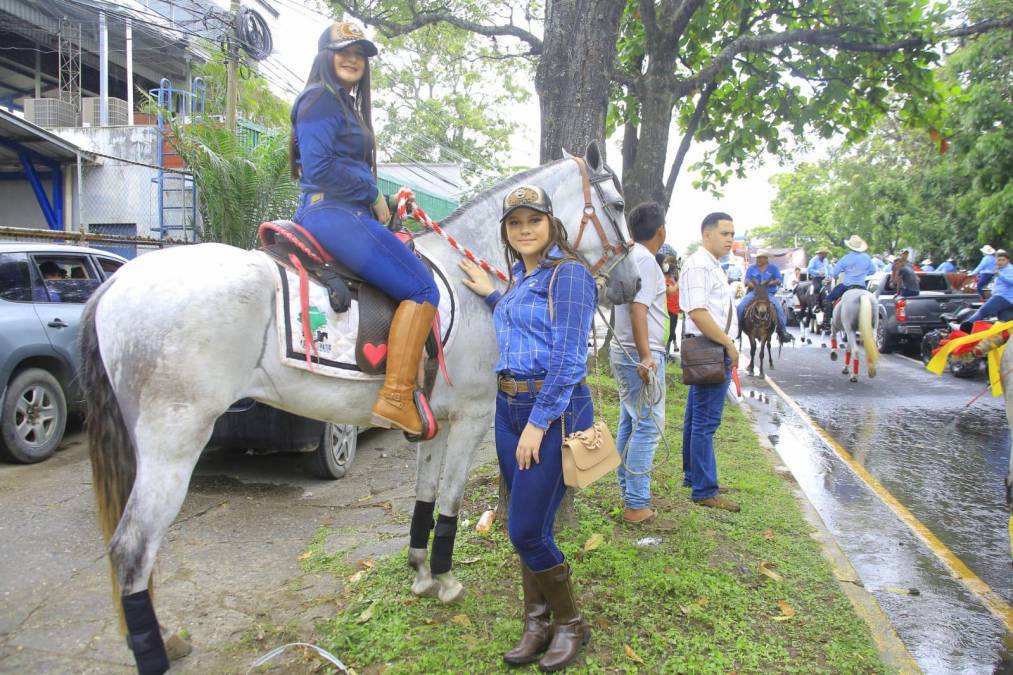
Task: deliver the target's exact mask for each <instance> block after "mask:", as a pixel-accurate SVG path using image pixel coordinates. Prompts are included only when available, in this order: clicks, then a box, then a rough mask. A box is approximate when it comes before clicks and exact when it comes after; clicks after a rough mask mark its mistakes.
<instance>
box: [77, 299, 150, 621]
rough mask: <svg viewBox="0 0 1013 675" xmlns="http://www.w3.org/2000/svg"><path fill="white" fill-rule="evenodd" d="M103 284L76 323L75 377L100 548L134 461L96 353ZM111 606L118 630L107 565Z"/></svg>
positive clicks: (111, 529) (117, 514)
mask: <svg viewBox="0 0 1013 675" xmlns="http://www.w3.org/2000/svg"><path fill="white" fill-rule="evenodd" d="M112 283H113V282H109V283H108V284H105V285H104V286H102V287H101V288H99V289H98V291H96V292H95V294H94V295H93V296H92V298H91V299H90V300H89V301H88V304H87V305H85V308H84V314H83V315H82V318H81V364H82V365H81V378H82V383H83V386H84V391H85V392H86V395H87V399H88V400H87V404H88V405H87V416H86V422H85V424H86V427H87V431H88V447H89V452H90V455H91V475H92V486H93V487H94V488H95V500H96V502H97V504H98V520H99V526H100V527H101V528H102V536H103V538H104V539H105V542H106V544H108V543H109V541H110V540H111V539H112V537H113V534H114V533H115V532H116V527H117V525H119V522H120V518H121V517H122V516H123V509H124V508H125V507H126V504H127V499H128V498H129V497H130V491H131V489H132V488H133V486H134V475H135V472H136V469H137V460H136V458H135V457H134V445H133V442H132V441H131V440H130V433H129V432H128V431H127V426H126V424H124V422H123V416H122V414H121V413H120V406H119V403H118V402H117V400H116V392H115V391H113V387H112V383H111V382H110V381H109V374H108V372H106V367H105V364H104V363H103V362H102V353H101V352H100V350H99V340H98V328H97V326H96V325H95V312H96V310H97V309H98V304H99V302H100V301H101V300H102V296H103V295H104V294H105V292H106V291H107V290H109V288H110V287H111V286H112ZM110 578H111V580H112V590H113V604H114V605H115V607H116V609H117V611H118V612H119V613H120V626H121V628H124V626H125V624H124V621H123V606H122V603H121V601H120V587H119V582H118V581H117V579H116V571H115V570H114V569H112V566H111V561H110Z"/></svg>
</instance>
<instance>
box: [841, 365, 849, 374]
mask: <svg viewBox="0 0 1013 675" xmlns="http://www.w3.org/2000/svg"><path fill="white" fill-rule="evenodd" d="M847 374H848V367H847V366H844V370H842V371H841V375H847Z"/></svg>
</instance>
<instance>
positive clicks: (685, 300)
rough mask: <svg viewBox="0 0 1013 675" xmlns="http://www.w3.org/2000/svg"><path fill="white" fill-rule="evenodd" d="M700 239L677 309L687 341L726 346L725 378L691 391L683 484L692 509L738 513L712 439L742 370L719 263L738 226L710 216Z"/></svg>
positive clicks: (734, 319) (728, 219)
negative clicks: (731, 385)
mask: <svg viewBox="0 0 1013 675" xmlns="http://www.w3.org/2000/svg"><path fill="white" fill-rule="evenodd" d="M700 233H701V235H702V237H703V246H701V247H700V248H699V249H698V250H697V251H696V252H695V253H693V255H691V256H689V257H688V258H687V259H686V262H685V264H684V265H683V268H682V273H681V274H680V275H679V290H680V296H679V304H680V306H681V308H682V310H683V311H684V312H685V313H686V318H685V320H684V322H683V326H684V327H685V331H686V338H685V339H686V340H695V339H698V338H699V337H700V336H703V337H706V338H709V339H710V340H712V341H714V342H716V343H718V344H720V345H723V346H724V348H725V367H726V369H727V372H726V376H725V381H724V382H722V383H721V384H693V385H690V387H689V397H688V398H687V400H686V415H685V417H684V419H683V427H682V471H683V482H682V484H683V486H685V487H692V488H693V493H692V499H693V502H694V503H696V504H699V505H700V506H709V507H712V508H718V509H724V510H726V511H732V512H735V511H738V510H739V505H738V504H736V503H735V502H733V501H731V500H728V499H726V498H724V497H722V496H721V495H720V494H719V493H722V492H725V488H722V487H721V486H720V485H719V484H718V465H717V459H716V458H715V456H714V433H715V432H716V431H717V429H718V427H719V426H720V425H721V415H722V413H723V412H724V406H725V394H726V392H727V391H728V382H729V380H730V379H731V370H732V369H733V368H738V367H739V352H738V351H737V350H736V349H735V342H734V341H733V340H732V338H731V336H732V335H735V334H736V333H737V332H738V325H737V317H736V315H735V310H734V308H733V307H732V292H731V289H730V288H729V287H728V283H727V282H726V281H725V274H724V272H723V271H722V270H721V264H720V263H719V262H718V260H719V259H720V258H721V256H723V255H725V254H727V253H728V252H729V251H730V250H731V249H732V241H733V240H734V239H735V224H734V223H733V222H732V217H731V216H729V215H728V214H727V213H720V212H718V213H711V214H709V215H708V216H707V217H706V218H704V219H703V223H702V224H701V226H700ZM726 325H727V326H728V329H727V332H726V331H725V326H726ZM683 351H685V347H683Z"/></svg>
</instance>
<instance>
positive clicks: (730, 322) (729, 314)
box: [683, 295, 732, 335]
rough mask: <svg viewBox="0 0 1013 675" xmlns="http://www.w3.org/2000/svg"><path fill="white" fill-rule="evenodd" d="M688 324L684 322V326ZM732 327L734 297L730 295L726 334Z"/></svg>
mask: <svg viewBox="0 0 1013 675" xmlns="http://www.w3.org/2000/svg"><path fill="white" fill-rule="evenodd" d="M685 325H686V324H685V323H683V326H685ZM731 327H732V298H731V296H730V295H729V297H728V318H727V319H726V320H725V335H728V329H729V328H731Z"/></svg>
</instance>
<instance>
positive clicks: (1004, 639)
mask: <svg viewBox="0 0 1013 675" xmlns="http://www.w3.org/2000/svg"><path fill="white" fill-rule="evenodd" d="M746 351H747V352H748V344H747V345H746ZM862 357H863V358H862V373H861V375H860V378H859V381H858V382H857V383H851V382H849V381H848V377H847V376H845V375H842V374H841V369H842V367H843V355H842V358H841V359H839V360H838V361H836V362H833V361H831V359H830V350H829V348H823V347H821V341H820V340H818V339H814V340H813V343H812V344H807V345H800V346H797V347H795V348H790V347H786V348H785V349H784V351H783V352H782V355H781V358H780V359H777V360H775V368H774V370H773V371H768V373H767V374H768V376H769V377H771V379H773V380H774V382H776V383H777V384H778V386H780V387H781V389H782V390H784V391H785V392H786V393H787V394H788V395H789V396H790V397H791V398H792V399H794V401H795V402H796V403H798V405H799V406H800V407H801V408H802V409H803V410H804V411H805V412H806V413H807V414H808V415H809V417H810V418H811V419H812V420H813V421H814V422H815V423H816V424H818V425H820V426H821V427H822V428H823V429H825V430H826V431H827V432H829V433H830V434H831V435H832V436H833V437H834V438H835V439H836V440H837V442H838V443H839V444H840V445H842V446H843V447H844V448H845V449H846V450H848V451H849V452H850V453H851V454H852V455H853V457H854V458H855V460H856V461H858V462H859V463H860V464H861V465H862V466H863V467H864V468H865V469H866V470H867V471H869V473H871V474H872V475H873V476H874V477H875V478H876V479H877V480H878V481H879V482H880V483H881V484H882V485H883V486H884V487H885V488H886V489H887V490H888V491H889V492H890V493H891V494H892V495H893V496H894V497H896V498H897V499H898V500H899V501H900V502H901V503H902V504H903V505H904V506H905V507H907V508H908V509H909V510H910V511H911V512H912V513H913V514H914V516H915V517H917V518H918V519H919V520H920V521H921V522H922V523H923V524H925V525H926V526H927V527H928V528H929V529H930V530H931V531H932V532H933V533H934V534H935V535H936V536H937V537H938V538H939V539H941V540H942V541H943V543H945V544H946V546H947V547H949V548H950V550H952V551H953V553H955V554H956V555H957V556H958V557H959V558H960V559H961V560H963V562H964V563H965V564H967V565H968V566H969V567H970V568H971V570H973V571H974V573H975V574H977V575H978V576H979V577H980V578H981V579H982V580H984V581H985V583H987V584H988V585H989V586H991V588H992V589H993V590H994V591H996V592H997V593H998V594H999V595H1001V596H1002V597H1003V598H1005V600H1006V601H1007V602H1010V601H1013V572H1011V564H1010V542H1009V536H1008V531H1007V517H1008V515H1007V511H1006V508H1005V504H1004V502H1003V495H1004V488H1003V477H1004V476H1005V473H1006V467H1007V465H1008V462H1009V451H1010V433H1009V428H1008V426H1007V424H1006V419H1005V413H1004V410H1003V407H1002V401H1001V399H992V398H991V396H990V395H988V394H985V395H984V396H981V397H980V398H978V399H977V401H976V402H975V403H973V404H972V405H970V406H969V407H966V408H965V405H966V404H967V403H968V402H969V401H971V399H973V398H974V397H975V396H977V395H979V394H981V393H982V391H983V390H984V389H985V387H986V384H987V382H986V379H985V377H984V374H983V373H982V374H981V376H979V377H978V378H976V379H972V380H961V379H957V378H955V377H953V376H952V375H950V374H948V373H947V374H944V375H943V376H941V377H937V376H935V375H932V374H930V373H929V372H928V371H926V370H925V369H924V367H923V366H922V364H921V363H920V362H918V361H914V360H912V359H909V358H904V357H903V356H901V355H896V354H890V355H883V356H882V357H881V359H880V362H879V372H878V375H877V377H876V378H875V379H871V380H870V379H869V378H868V377H867V376H866V374H865V364H864V353H863V355H862ZM775 359H776V354H775ZM747 364H748V354H747V355H746V356H745V357H744V358H743V365H747ZM742 385H743V390H744V393H745V394H746V396H747V399H746V400H747V401H748V402H750V404H751V405H752V406H753V407H754V409H756V410H757V411H758V412H760V413H761V414H760V415H759V418H760V422H761V429H762V430H763V431H764V432H765V433H766V434H767V435H768V436H769V438H770V440H771V441H772V442H773V443H774V445H775V447H776V448H777V450H778V452H779V453H780V454H781V456H782V458H783V459H784V461H785V463H786V464H787V465H788V466H789V468H791V469H792V472H793V474H794V475H795V476H796V478H797V479H798V481H799V484H800V485H801V487H802V488H803V490H804V491H805V493H806V495H807V496H808V497H809V499H810V500H811V501H812V502H813V503H814V505H815V506H816V508H817V510H818V511H819V512H820V515H821V516H822V517H823V519H824V521H825V522H826V523H827V525H828V527H829V528H830V530H831V531H832V532H833V533H834V535H835V537H836V538H837V539H838V541H839V543H840V544H841V546H842V548H843V549H844V550H845V552H846V553H847V554H848V556H849V558H850V559H851V561H852V563H853V564H854V565H855V567H856V569H857V570H858V572H859V574H860V576H861V578H862V582H863V583H864V585H865V586H866V587H867V588H868V589H869V590H870V591H872V592H873V594H874V595H875V596H876V598H877V600H878V601H879V603H880V605H881V606H882V607H883V609H884V611H886V613H887V615H888V616H889V618H890V620H891V622H892V623H893V624H894V626H895V628H896V630H897V632H898V634H899V635H900V637H901V639H902V640H903V641H904V642H905V644H906V645H907V647H908V649H909V651H910V652H911V653H912V655H913V656H914V657H915V658H916V660H917V661H918V663H919V665H920V666H921V667H922V668H923V669H924V670H925V671H926V672H930V673H954V672H960V673H983V672H984V673H987V672H1009V671H1011V670H1013V666H1011V663H1010V655H1009V649H1010V645H1009V636H1008V634H1007V631H1006V630H1005V628H1004V626H1003V625H1002V623H1001V622H1000V621H999V620H998V619H997V618H995V617H994V616H993V615H992V614H991V613H990V612H989V611H988V610H987V609H986V608H985V606H984V605H983V604H982V603H981V601H980V600H979V599H978V598H977V597H976V596H975V595H973V594H972V593H971V592H969V591H968V590H967V589H966V588H965V587H964V586H963V585H962V584H960V583H959V582H957V581H956V580H955V579H953V577H952V576H951V575H950V574H949V572H948V571H947V569H946V567H945V566H944V565H943V564H942V563H941V562H940V561H939V559H938V558H937V557H936V556H934V555H933V554H932V552H931V551H929V549H928V547H926V546H925V545H924V544H923V543H922V542H921V540H920V539H918V538H917V537H916V536H915V535H914V534H913V533H911V531H910V530H909V529H908V528H907V526H905V525H904V524H903V523H902V522H901V521H900V520H899V519H898V518H897V517H896V516H895V515H894V514H893V512H892V511H890V510H889V508H888V507H886V505H884V504H883V503H882V501H881V500H880V499H879V498H878V497H877V496H876V495H875V494H874V493H873V492H872V491H871V490H870V489H869V488H868V487H866V486H865V484H864V483H863V482H862V481H861V480H860V479H859V478H858V477H857V476H856V475H855V474H854V472H852V471H851V470H850V468H848V467H847V466H846V465H845V464H844V463H843V462H842V461H841V460H840V458H839V457H838V456H837V455H836V454H835V453H834V451H833V450H831V449H830V448H829V447H827V445H826V444H825V443H824V442H823V441H822V440H821V439H820V437H819V436H818V435H816V434H815V433H814V432H813V431H812V430H811V428H810V427H809V426H808V425H807V424H805V423H804V422H803V421H802V420H801V418H800V417H799V416H798V415H797V414H795V413H794V412H793V411H792V410H791V409H790V408H789V407H788V406H786V405H784V404H783V403H782V402H781V401H780V399H779V398H778V397H777V396H776V395H774V394H773V393H772V390H770V389H769V387H767V386H766V385H765V384H764V383H763V382H762V381H761V380H759V379H758V378H752V377H749V376H747V375H746V374H745V373H742ZM751 390H752V391H755V392H756V393H757V394H759V393H760V392H764V393H767V394H768V400H770V401H771V403H769V404H765V403H762V402H759V401H758V400H757V399H749V398H748V396H749V392H750V391H751ZM907 589H917V591H916V593H917V594H910V593H909V592H907Z"/></svg>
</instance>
